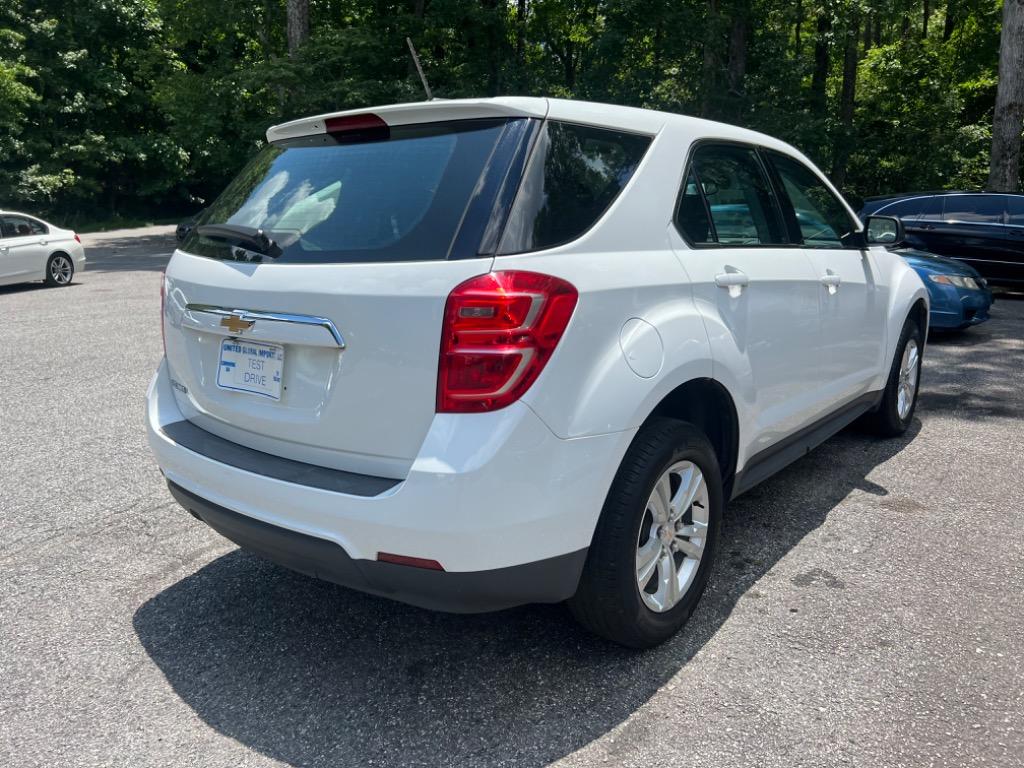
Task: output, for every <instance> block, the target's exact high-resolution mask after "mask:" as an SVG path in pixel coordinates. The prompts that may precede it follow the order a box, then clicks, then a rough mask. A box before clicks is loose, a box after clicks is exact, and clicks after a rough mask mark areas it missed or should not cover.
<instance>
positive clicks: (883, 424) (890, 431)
mask: <svg viewBox="0 0 1024 768" xmlns="http://www.w3.org/2000/svg"><path fill="white" fill-rule="evenodd" d="M908 347H909V348H910V352H909V353H908ZM914 350H916V355H914V352H913V351H914ZM923 350H924V339H923V336H922V333H921V328H920V326H918V324H917V322H916V321H915V320H914V319H913V318H910V317H908V318H907V321H906V322H905V323H904V324H903V331H902V332H901V333H900V340H899V343H898V344H897V345H896V354H895V355H894V356H893V361H892V366H891V367H890V369H889V378H888V380H887V381H886V383H885V391H884V392H883V393H882V402H881V403H879V405H878V409H877V410H875V411H873V412H872V413H869V414H867V415H866V416H865V418H864V424H865V426H866V427H867V428H868V429H869V430H870V431H871V432H873V433H875V434H876V435H878V436H880V437H898V436H899V435H902V434H903V433H904V432H906V431H907V428H908V427H909V426H910V424H911V422H912V421H913V420H914V411H915V410H916V409H917V393H918V392H919V391H920V389H921V386H920V385H921V357H922V352H923ZM908 358H916V360H914V361H912V369H913V370H912V371H904V365H905V364H906V363H908V362H911V361H910V360H908ZM909 373H912V376H910V378H907V377H906V374H909ZM911 379H912V381H911ZM908 383H909V384H911V385H912V390H913V391H912V392H908V391H907V389H906V385H907V384H908ZM901 389H902V392H901ZM901 395H902V399H901Z"/></svg>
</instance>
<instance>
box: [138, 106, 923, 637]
mask: <svg viewBox="0 0 1024 768" xmlns="http://www.w3.org/2000/svg"><path fill="white" fill-rule="evenodd" d="M267 138H268V141H269V145H268V146H267V147H266V148H265V149H264V150H263V151H262V152H260V153H259V154H258V155H257V156H256V157H255V159H253V161H252V162H251V163H250V164H249V165H248V166H247V167H246V168H245V169H244V170H242V172H241V173H240V174H239V176H238V177H237V178H236V179H235V180H234V181H233V182H232V183H231V184H230V185H229V186H228V187H227V189H226V190H225V191H224V192H223V194H222V195H221V196H220V197H219V198H218V199H217V200H216V201H215V202H214V203H213V204H212V205H211V206H210V207H209V208H208V209H207V210H206V211H205V212H204V213H203V214H202V216H201V217H200V219H199V221H198V222H197V227H196V228H195V230H194V231H193V232H191V233H190V234H189V235H188V237H187V238H186V239H185V241H184V242H183V243H182V245H181V248H180V250H178V251H177V252H175V254H174V257H173V258H172V259H171V262H170V264H169V265H168V268H167V273H166V277H165V279H164V283H163V285H164V306H163V330H164V346H165V353H166V354H165V359H164V361H163V362H162V363H161V365H160V368H159V370H158V372H157V375H156V377H155V379H154V380H153V383H152V385H151V387H150V390H149V395H148V419H147V421H148V432H149V440H150V444H151V445H152V448H153V451H154V453H155V454H156V457H157V460H158V461H159V464H160V467H161V469H162V470H163V472H164V474H165V475H166V477H167V481H168V484H169V486H170V490H171V493H173V494H174V496H175V498H177V499H178V501H180V502H181V504H182V505H183V506H185V507H186V508H187V509H188V510H190V511H191V512H192V513H193V514H194V515H195V516H197V517H199V518H201V519H202V520H203V521H205V522H206V523H207V524H209V525H210V526H211V527H212V528H214V529H215V530H217V531H218V532H220V533H222V534H223V535H225V536H227V537H228V538H229V539H231V540H233V541H235V542H237V543H238V544H240V545H241V546H243V547H245V548H248V549H251V550H254V551H256V552H259V553H261V554H263V555H265V556H266V557H268V558H270V559H272V560H275V561H277V562H279V563H281V564H283V565H286V566H288V567H290V568H294V569H296V570H298V571H302V572H304V573H307V574H310V575H313V576H317V577H320V578H323V579H328V580H331V581H334V582H337V583H340V584H344V585H346V586H350V587H353V588H355V589H360V590H364V591H367V592H372V593H374V594H378V595H384V596H387V597H391V598H395V599H397V600H403V601H406V602H409V603H412V604H414V605H419V606H424V607H427V608H434V609H441V610H448V611H465V612H471V611H488V610H494V609H499V608H505V607H508V606H513V605H517V604H522V603H529V602H556V601H562V600H568V601H569V605H570V607H571V609H572V610H573V612H574V614H575V615H576V616H577V617H578V618H579V619H580V620H581V621H582V622H583V623H584V624H585V625H586V626H588V627H589V628H591V629H592V630H594V631H596V632H598V633H600V634H602V635H604V636H606V637H608V638H610V639H612V640H615V641H617V642H619V643H623V644H625V645H630V646H635V647H646V646H650V645H653V644H656V643H658V642H660V641H662V640H664V639H666V638H667V637H669V636H670V635H672V634H673V633H674V632H675V631H676V630H678V629H679V627H680V626H682V624H683V623H684V622H685V621H686V619H687V617H688V616H689V615H690V613H691V612H692V611H693V609H694V606H695V604H696V602H697V601H698V599H699V597H700V595H701V592H702V591H703V589H704V586H705V584H706V583H707V580H708V574H709V571H710V569H711V566H712V561H713V559H714V556H715V552H716V549H717V542H718V535H719V530H720V527H721V520H722V507H723V504H724V503H725V502H726V501H727V500H728V499H730V498H732V497H734V496H736V495H738V494H740V493H742V492H744V491H746V490H747V489H749V488H750V487H752V486H753V485H755V484H756V483H758V482H760V481H761V480H764V479H765V478H767V477H768V476H769V475H771V474H772V473H773V472H775V471H777V470H778V469H780V468H781V467H783V466H784V465H786V464H787V463H789V462H791V461H793V460H794V459H796V458H798V457H800V456H802V455H803V454H804V453H806V452H807V451H808V450H810V449H811V448H812V447H814V446H815V445H817V444H818V443H820V442H822V441H823V440H825V439H826V438H828V437H829V436H830V435H832V434H833V433H835V432H836V431H837V430H839V429H841V428H842V427H844V426H845V425H847V424H849V423H850V422H852V421H853V420H855V419H857V418H858V417H862V416H863V417H864V418H865V420H867V421H869V422H870V423H871V424H872V425H873V426H874V427H875V428H876V429H877V430H878V431H879V432H881V433H882V434H886V435H894V434H898V433H901V432H903V431H904V430H905V429H906V428H907V426H908V424H909V423H910V420H911V418H912V416H913V412H914V404H915V399H916V394H917V381H918V375H919V370H920V361H921V352H922V350H923V345H924V338H925V335H926V324H927V318H928V304H927V294H926V292H925V289H924V286H923V285H922V284H921V281H920V280H919V279H918V277H917V275H916V274H915V273H914V271H913V270H912V269H911V268H910V267H908V266H907V265H906V264H905V263H904V262H903V260H902V259H901V258H900V257H899V256H898V255H895V254H891V253H889V252H888V251H886V250H885V248H883V247H869V246H870V241H875V242H879V243H882V242H891V241H893V240H894V239H898V238H899V237H900V230H899V224H898V222H897V221H896V220H893V219H884V218H880V219H875V220H872V221H869V222H868V227H869V229H870V230H871V234H870V235H869V234H868V232H867V231H864V230H862V228H861V225H860V224H859V223H858V221H857V219H856V217H855V216H854V214H853V212H852V211H851V210H850V208H849V207H848V206H847V204H846V203H845V202H844V201H843V200H842V198H841V197H840V196H839V195H838V194H837V193H836V191H835V190H834V189H833V188H832V186H831V185H830V184H829V183H828V181H826V180H825V178H824V177H823V176H822V175H821V174H820V173H819V172H818V171H817V170H816V169H815V168H814V166H813V165H811V164H810V163H809V162H808V161H807V159H806V158H804V157H803V156H802V155H801V154H800V153H799V152H797V151H795V150H794V149H793V148H792V147H790V146H788V145H786V144H784V143H782V142H780V141H777V140H775V139H772V138H770V137H768V136H763V135H761V134H757V133H753V132H750V131H746V130H741V129H739V128H734V127H731V126H727V125H721V124H718V123H712V122H706V121H702V120H697V119H693V118H689V117H682V116H678V115H672V114H664V113H659V112H653V111H647V110H641V109H630V108H624V107H616V106H608V105H603V104H589V103H582V102H574V101H561V100H556V99H542V98H536V99H527V98H506V99H487V100H467V101H433V102H429V103H423V104H400V105H395V106H388V107H381V108H378V109H373V110H370V111H363V112H343V113H338V114H334V115H325V116H319V117H311V118H308V119H305V120H298V121H295V122H291V123H287V124H285V125H280V126H276V127H273V128H271V129H270V130H269V131H268V132H267Z"/></svg>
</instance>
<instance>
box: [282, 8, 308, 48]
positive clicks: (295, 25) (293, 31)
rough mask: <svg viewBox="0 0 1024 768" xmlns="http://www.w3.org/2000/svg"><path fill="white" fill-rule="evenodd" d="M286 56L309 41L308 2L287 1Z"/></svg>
mask: <svg viewBox="0 0 1024 768" xmlns="http://www.w3.org/2000/svg"><path fill="white" fill-rule="evenodd" d="M287 11H288V55H289V56H294V55H295V52H296V51H297V50H299V48H301V47H302V45H303V43H305V42H306V41H307V40H309V0H288V5H287Z"/></svg>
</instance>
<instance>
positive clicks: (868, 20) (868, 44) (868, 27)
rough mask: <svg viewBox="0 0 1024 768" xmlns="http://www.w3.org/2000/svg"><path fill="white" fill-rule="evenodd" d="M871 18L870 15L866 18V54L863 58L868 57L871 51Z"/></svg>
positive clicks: (863, 54)
mask: <svg viewBox="0 0 1024 768" xmlns="http://www.w3.org/2000/svg"><path fill="white" fill-rule="evenodd" d="M871 40H872V37H871V16H870V14H869V15H867V16H865V17H864V52H863V53H862V54H861V56H867V55H868V51H870V50H871Z"/></svg>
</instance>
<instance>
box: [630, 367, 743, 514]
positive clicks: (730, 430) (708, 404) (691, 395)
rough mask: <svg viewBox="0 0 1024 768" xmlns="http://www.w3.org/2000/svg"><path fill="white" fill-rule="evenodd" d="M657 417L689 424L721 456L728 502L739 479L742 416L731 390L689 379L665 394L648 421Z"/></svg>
mask: <svg viewBox="0 0 1024 768" xmlns="http://www.w3.org/2000/svg"><path fill="white" fill-rule="evenodd" d="M657 417H669V418H674V419H679V420H681V421H686V422H689V423H691V424H693V425H694V426H696V427H698V428H699V429H700V430H701V431H702V432H703V433H704V434H705V435H706V436H707V438H708V440H709V441H711V445H712V447H713V448H714V449H715V454H716V456H717V457H718V463H719V466H720V467H721V470H722V486H723V488H724V490H725V498H726V499H728V498H729V496H730V494H731V492H732V484H733V480H734V479H735V476H736V461H737V458H738V455H739V438H740V435H739V415H738V414H737V411H736V404H735V402H734V401H733V397H732V395H731V394H730V393H729V390H727V389H726V388H725V386H724V385H723V384H722V383H721V382H719V381H717V380H715V379H712V378H708V377H701V378H696V379H690V380H689V381H686V382H684V383H682V384H680V385H679V386H677V387H676V388H675V389H673V390H672V391H671V392H669V393H668V394H667V395H665V397H663V398H662V399H661V401H660V402H659V403H658V404H657V405H656V406H655V407H654V409H653V410H652V411H651V413H650V414H649V415H648V416H647V419H646V420H645V422H646V421H649V420H651V419H653V418H657Z"/></svg>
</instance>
